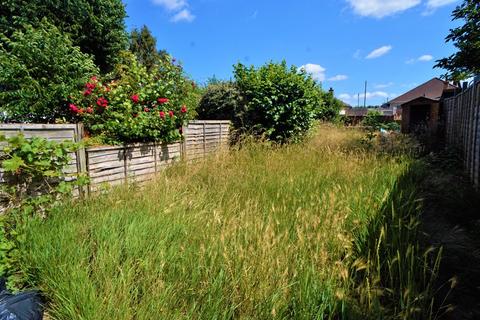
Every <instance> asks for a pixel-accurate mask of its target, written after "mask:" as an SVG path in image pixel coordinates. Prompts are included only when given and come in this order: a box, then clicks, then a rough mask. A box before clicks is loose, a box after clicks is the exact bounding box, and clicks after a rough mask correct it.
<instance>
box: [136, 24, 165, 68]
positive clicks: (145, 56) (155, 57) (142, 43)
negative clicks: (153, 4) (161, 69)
mask: <svg viewBox="0 0 480 320" xmlns="http://www.w3.org/2000/svg"><path fill="white" fill-rule="evenodd" d="M130 51H131V52H132V53H133V54H135V56H136V57H137V60H138V61H139V62H140V63H141V64H142V65H144V66H145V67H146V68H147V71H151V70H153V69H154V68H155V66H156V65H157V64H158V62H159V59H160V53H159V52H158V50H157V40H156V39H155V37H154V36H153V35H152V33H151V32H150V30H149V29H148V27H147V26H145V25H144V26H143V27H142V29H141V30H138V29H136V28H135V29H133V30H132V31H131V32H130Z"/></svg>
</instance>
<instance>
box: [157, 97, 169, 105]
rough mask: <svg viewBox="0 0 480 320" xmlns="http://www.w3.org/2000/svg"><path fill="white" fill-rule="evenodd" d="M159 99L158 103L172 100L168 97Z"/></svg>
mask: <svg viewBox="0 0 480 320" xmlns="http://www.w3.org/2000/svg"><path fill="white" fill-rule="evenodd" d="M157 101H158V103H160V104H164V103H167V102H168V101H170V100H168V99H167V98H158V99H157Z"/></svg>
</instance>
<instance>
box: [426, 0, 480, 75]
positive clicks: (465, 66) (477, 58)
mask: <svg viewBox="0 0 480 320" xmlns="http://www.w3.org/2000/svg"><path fill="white" fill-rule="evenodd" d="M452 17H453V20H463V22H464V24H463V25H461V26H459V27H457V28H454V29H451V30H450V34H449V35H448V36H447V37H446V42H452V43H453V44H454V46H455V47H456V48H457V49H458V51H457V52H456V53H454V54H452V55H451V56H449V57H447V58H443V59H441V60H438V61H437V64H436V66H435V67H438V68H443V69H446V70H447V72H448V77H449V78H450V79H452V80H462V79H465V78H468V77H470V76H472V75H474V74H479V73H480V54H479V52H480V2H479V1H478V0H465V1H464V2H463V3H462V4H461V5H459V6H458V7H457V8H456V9H455V10H454V11H453V14H452Z"/></svg>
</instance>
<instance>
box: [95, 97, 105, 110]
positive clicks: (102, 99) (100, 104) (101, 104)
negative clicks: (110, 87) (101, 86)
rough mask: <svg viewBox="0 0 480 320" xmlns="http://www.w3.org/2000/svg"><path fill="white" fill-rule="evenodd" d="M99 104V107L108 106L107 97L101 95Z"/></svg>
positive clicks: (98, 100)
mask: <svg viewBox="0 0 480 320" xmlns="http://www.w3.org/2000/svg"><path fill="white" fill-rule="evenodd" d="M97 105H98V106H99V107H104V108H106V107H107V106H108V100H107V99H105V98H104V97H100V98H98V99H97Z"/></svg>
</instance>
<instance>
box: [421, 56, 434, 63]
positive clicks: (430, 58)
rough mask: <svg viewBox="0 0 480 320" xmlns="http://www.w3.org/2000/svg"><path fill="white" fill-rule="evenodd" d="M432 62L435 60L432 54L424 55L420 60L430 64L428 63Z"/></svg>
mask: <svg viewBox="0 0 480 320" xmlns="http://www.w3.org/2000/svg"><path fill="white" fill-rule="evenodd" d="M432 60H433V56H432V55H430V54H424V55H423V56H421V57H420V58H418V61H423V62H428V61H432Z"/></svg>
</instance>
